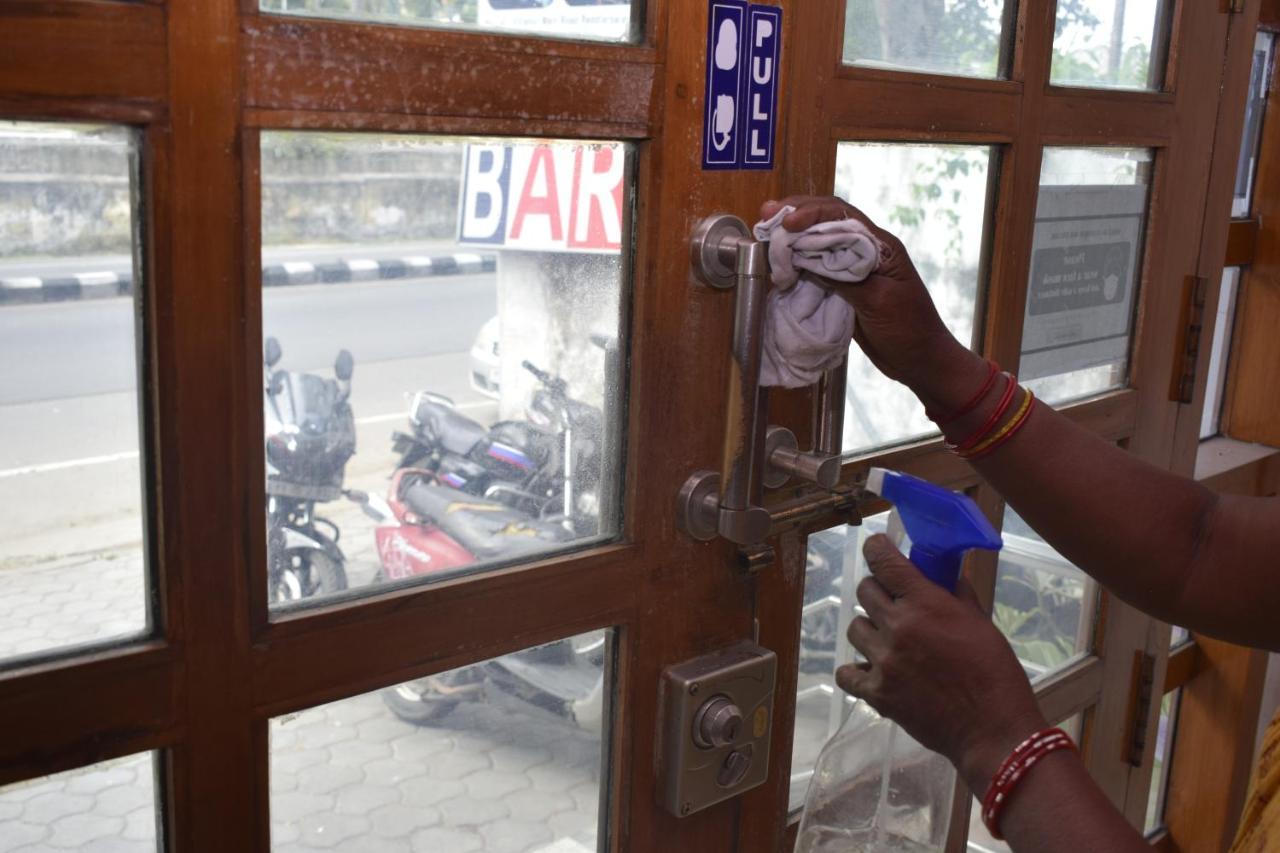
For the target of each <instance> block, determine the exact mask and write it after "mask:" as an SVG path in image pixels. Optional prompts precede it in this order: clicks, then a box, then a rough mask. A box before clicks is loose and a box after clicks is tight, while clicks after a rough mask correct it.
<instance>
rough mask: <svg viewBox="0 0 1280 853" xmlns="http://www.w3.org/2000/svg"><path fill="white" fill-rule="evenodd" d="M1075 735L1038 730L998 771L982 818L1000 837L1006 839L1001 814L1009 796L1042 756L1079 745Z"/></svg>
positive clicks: (992, 780) (1060, 730)
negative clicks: (1076, 743) (1076, 742)
mask: <svg viewBox="0 0 1280 853" xmlns="http://www.w3.org/2000/svg"><path fill="white" fill-rule="evenodd" d="M1075 748H1076V745H1075V744H1074V743H1073V742H1072V741H1071V736H1070V735H1068V734H1067V733H1066V732H1064V731H1063V730H1062V729H1059V728H1050V729H1044V730H1043V731H1039V732H1036V733H1035V734H1033V735H1032V736H1031V737H1029V738H1027V739H1026V740H1024V741H1023V742H1022V743H1020V744H1018V745H1017V746H1015V747H1014V748H1013V752H1011V753H1009V757H1008V758H1006V759H1005V760H1004V762H1003V763H1002V764H1001V765H1000V769H999V770H997V771H996V775H995V776H993V777H991V784H989V785H988V786H987V793H986V794H985V795H984V796H983V797H982V822H983V824H985V825H986V827H987V832H989V833H991V837H992V838H994V839H996V840H997V841H1003V840H1004V834H1003V833H1001V832H1000V816H1001V815H1002V814H1004V809H1005V806H1007V805H1008V803H1009V797H1010V796H1011V795H1012V794H1013V792H1014V789H1015V788H1017V786H1018V783H1019V782H1021V781H1022V780H1023V779H1024V778H1025V777H1026V775H1027V773H1029V772H1030V771H1031V768H1032V767H1034V766H1036V764H1038V763H1039V762H1040V760H1041V759H1042V758H1044V757H1045V756H1046V755H1049V754H1050V753H1053V752H1057V751H1058V750H1060V749H1075Z"/></svg>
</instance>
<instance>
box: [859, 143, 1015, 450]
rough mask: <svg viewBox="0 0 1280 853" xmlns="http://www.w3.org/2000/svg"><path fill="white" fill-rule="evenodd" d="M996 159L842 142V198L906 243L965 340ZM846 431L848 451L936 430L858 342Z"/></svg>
mask: <svg viewBox="0 0 1280 853" xmlns="http://www.w3.org/2000/svg"><path fill="white" fill-rule="evenodd" d="M993 161H994V152H993V150H992V149H991V148H988V147H986V146H977V145H911V144H900V145H899V144H893V145H885V144H879V143H860V142H842V143H840V146H839V150H838V152H837V155H836V183H835V192H836V195H838V196H840V197H841V198H844V199H846V200H848V201H849V202H850V203H851V204H853V205H855V206H856V207H858V208H859V209H861V210H862V211H863V212H865V213H866V214H867V215H868V216H869V217H871V219H872V220H873V221H874V222H875V223H876V224H878V225H879V226H880V227H882V228H885V229H886V230H889V231H892V232H894V233H895V234H897V235H898V236H899V237H900V238H901V239H902V242H903V243H904V244H905V245H906V247H907V250H908V251H909V252H910V253H911V258H912V260H913V261H915V264H916V269H918V270H919V272H920V275H921V277H922V278H923V279H924V282H925V284H926V285H927V286H928V288H929V293H930V294H931V295H932V296H933V300H934V302H935V303H937V306H938V312H939V313H940V314H941V315H942V319H943V321H944V322H945V323H946V324H947V327H948V328H949V329H950V330H951V331H952V333H953V334H954V335H955V336H956V337H957V338H959V339H960V340H961V341H965V342H968V341H971V340H972V339H973V335H974V304H975V301H976V299H977V295H978V284H979V281H980V279H981V278H982V275H983V269H982V268H983V261H984V255H985V252H984V247H985V245H986V230H987V229H986V224H987V215H988V205H987V198H988V183H989V179H990V176H991V175H992V173H993V171H994V170H993V168H992V166H993ZM844 423H845V427H844V429H845V432H844V448H845V452H846V453H857V452H859V451H863V450H867V449H868V448H873V447H883V446H885V445H889V444H895V443H900V442H903V441H908V440H910V439H913V438H919V437H922V436H926V435H930V434H933V433H935V432H937V429H936V428H935V427H934V426H933V424H932V423H930V421H929V419H928V418H927V417H925V414H924V407H923V406H921V405H920V403H919V402H918V401H917V400H916V398H915V395H914V394H912V393H911V392H910V391H908V390H907V389H906V387H905V386H903V385H899V384H898V383H896V382H894V381H892V380H890V379H887V378H885V377H884V376H883V375H882V374H881V373H880V371H878V370H876V369H875V367H874V366H873V365H872V364H871V361H870V360H869V359H867V357H866V356H864V355H863V354H862V350H860V349H858V347H857V345H856V344H855V345H852V346H851V347H850V349H849V385H848V391H847V393H846V396H845V421H844Z"/></svg>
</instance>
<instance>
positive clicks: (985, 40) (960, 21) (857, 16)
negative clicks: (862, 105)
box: [844, 0, 1015, 77]
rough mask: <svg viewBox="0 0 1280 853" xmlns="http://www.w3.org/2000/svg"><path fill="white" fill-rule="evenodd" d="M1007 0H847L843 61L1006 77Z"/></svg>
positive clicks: (1009, 9)
mask: <svg viewBox="0 0 1280 853" xmlns="http://www.w3.org/2000/svg"><path fill="white" fill-rule="evenodd" d="M1014 5H1015V4H1014V3H1012V2H1009V0H946V2H934V1H933V0H846V7H845V19H844V61H845V63H846V64H848V65H867V66H872V67H880V68H893V69H900V70H904V71H926V72H932V73H937V74H959V75H964V76H969V77H1003V76H1005V70H1006V69H1005V64H1006V62H1005V60H1006V53H1007V51H1006V45H1007V44H1008V41H1009V39H1008V38H1007V34H1008V33H1009V31H1010V27H1009V19H1010V18H1011V17H1012V14H1013V11H1014V8H1013V7H1014Z"/></svg>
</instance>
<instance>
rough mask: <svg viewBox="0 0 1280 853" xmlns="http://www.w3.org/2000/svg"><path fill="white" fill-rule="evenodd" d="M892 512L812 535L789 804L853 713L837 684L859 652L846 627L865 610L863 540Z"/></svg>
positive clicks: (801, 793)
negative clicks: (861, 590) (860, 591)
mask: <svg viewBox="0 0 1280 853" xmlns="http://www.w3.org/2000/svg"><path fill="white" fill-rule="evenodd" d="M888 523H889V513H887V512H882V513H880V514H878V515H873V516H868V517H867V518H864V519H863V520H862V524H861V525H860V526H856V527H854V526H849V525H841V526H840V527H833V528H831V529H830V530H823V531H821V532H819V533H815V534H813V535H811V536H810V537H809V548H808V556H807V562H806V566H805V577H804V612H803V614H802V617H801V622H800V676H799V681H798V682H797V687H796V725H795V732H794V735H793V739H792V743H791V793H790V797H789V800H788V808H789V809H790V811H792V812H795V811H798V810H799V809H801V808H803V806H804V797H805V792H807V791H808V790H809V780H810V779H811V778H812V777H813V765H814V763H815V762H816V761H817V760H818V753H819V752H821V751H822V747H823V745H824V744H825V743H826V742H827V740H828V738H830V737H831V736H832V735H833V734H835V732H836V730H837V729H838V728H840V724H841V723H843V722H844V720H845V717H846V716H848V713H849V709H850V708H851V707H853V703H854V701H855V700H854V699H853V698H852V697H851V696H848V695H847V694H845V693H844V691H842V690H841V689H840V688H839V687H837V686H836V680H835V671H836V669H837V668H839V667H841V666H843V665H844V664H847V663H852V662H853V661H854V659H855V656H856V654H857V653H856V652H855V651H854V649H853V646H851V645H850V644H849V640H848V638H847V637H846V636H845V630H846V629H847V628H848V626H849V623H850V622H851V621H853V617H854V616H855V615H856V614H861V613H863V610H862V608H861V607H860V606H859V605H858V600H857V596H856V595H855V590H857V588H858V583H859V582H860V581H861V580H862V579H863V578H864V577H866V576H867V574H868V570H867V564H866V561H865V560H864V559H863V558H862V544H863V543H864V542H866V540H867V537H868V536H873V535H875V534H876V533H884V532H886V528H887V526H888Z"/></svg>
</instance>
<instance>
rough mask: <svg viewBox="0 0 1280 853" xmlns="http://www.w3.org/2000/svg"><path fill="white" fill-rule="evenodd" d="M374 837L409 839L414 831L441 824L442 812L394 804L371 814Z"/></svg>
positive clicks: (429, 808)
mask: <svg viewBox="0 0 1280 853" xmlns="http://www.w3.org/2000/svg"><path fill="white" fill-rule="evenodd" d="M369 823H370V825H371V826H372V827H373V833H374V835H378V836H381V837H383V838H408V837H409V835H410V834H412V833H413V832H414V830H418V829H423V828H425V827H428V826H435V825H436V824H438V823H440V812H439V811H437V810H436V809H433V808H431V807H429V806H424V807H417V808H415V807H413V806H407V805H404V804H403V803H393V804H391V805H388V806H382V807H381V808H377V809H374V810H373V811H371V812H369Z"/></svg>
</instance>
